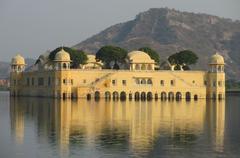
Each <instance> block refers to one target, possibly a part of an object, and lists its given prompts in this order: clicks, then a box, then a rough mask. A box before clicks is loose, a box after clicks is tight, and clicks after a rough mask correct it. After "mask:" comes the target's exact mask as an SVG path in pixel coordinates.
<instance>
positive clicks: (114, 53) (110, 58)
mask: <svg viewBox="0 0 240 158" xmlns="http://www.w3.org/2000/svg"><path fill="white" fill-rule="evenodd" d="M127 53H128V52H127V51H126V50H125V49H123V48H120V47H116V46H104V47H102V48H100V49H99V50H98V52H97V53H96V59H98V60H101V61H103V62H104V64H105V66H106V68H110V63H111V62H114V65H115V66H114V68H116V69H117V68H118V67H119V66H117V63H118V62H119V63H124V61H125V58H126V56H127Z"/></svg>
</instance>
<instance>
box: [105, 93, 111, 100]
mask: <svg viewBox="0 0 240 158" xmlns="http://www.w3.org/2000/svg"><path fill="white" fill-rule="evenodd" d="M105 99H106V100H109V99H111V93H110V92H109V91H107V92H105Z"/></svg>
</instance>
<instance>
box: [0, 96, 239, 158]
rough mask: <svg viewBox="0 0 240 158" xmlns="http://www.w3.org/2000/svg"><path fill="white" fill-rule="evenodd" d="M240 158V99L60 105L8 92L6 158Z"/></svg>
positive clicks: (3, 109)
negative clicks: (20, 96) (15, 96)
mask: <svg viewBox="0 0 240 158" xmlns="http://www.w3.org/2000/svg"><path fill="white" fill-rule="evenodd" d="M15 157H16V158H35V157H39V158H43V157H44V158H45V157H73V158H75V157H76V158H79V157H86V158H95V157H96V158H100V157H104V158H105V157H106V158H110V157H111V158H112V157H114V158H123V157H149V158H152V157H164V158H165V157H166V158H168V157H169V158H175V157H177V158H192V157H194V158H198V157H199V158H202V157H204V158H210V157H214V158H215V157H217V158H218V157H219V158H221V157H224V158H239V157H240V96H238V95H228V96H227V99H226V100H224V101H211V100H209V101H206V100H198V101H190V102H186V101H184V100H182V101H178V102H177V101H160V100H159V101H151V102H149V101H148V102H144V101H142V102H141V101H138V102H135V101H125V102H121V101H105V100H103V99H102V100H100V101H98V102H95V101H93V100H92V101H87V100H84V99H83V100H77V101H59V100H54V99H46V98H9V94H8V93H7V92H0V158H15Z"/></svg>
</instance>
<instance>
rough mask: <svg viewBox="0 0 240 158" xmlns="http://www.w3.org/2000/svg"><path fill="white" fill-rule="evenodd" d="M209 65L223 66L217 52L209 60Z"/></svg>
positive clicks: (222, 59) (221, 58) (221, 57)
mask: <svg viewBox="0 0 240 158" xmlns="http://www.w3.org/2000/svg"><path fill="white" fill-rule="evenodd" d="M210 64H211V65H224V64H225V63H224V58H223V56H221V55H220V54H219V53H218V52H216V53H215V54H214V55H213V56H212V57H211V60H210Z"/></svg>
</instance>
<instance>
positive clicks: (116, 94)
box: [113, 91, 119, 100]
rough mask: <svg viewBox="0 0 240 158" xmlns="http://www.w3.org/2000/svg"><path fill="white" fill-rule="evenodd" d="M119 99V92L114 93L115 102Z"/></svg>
mask: <svg viewBox="0 0 240 158" xmlns="http://www.w3.org/2000/svg"><path fill="white" fill-rule="evenodd" d="M118 98H119V96H118V92H117V91H114V92H113V100H117V99H118Z"/></svg>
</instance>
